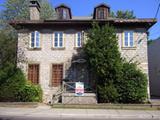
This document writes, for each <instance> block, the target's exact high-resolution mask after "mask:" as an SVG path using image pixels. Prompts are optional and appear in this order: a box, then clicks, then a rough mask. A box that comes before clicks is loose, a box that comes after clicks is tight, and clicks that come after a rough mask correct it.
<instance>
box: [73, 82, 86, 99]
mask: <svg viewBox="0 0 160 120" xmlns="http://www.w3.org/2000/svg"><path fill="white" fill-rule="evenodd" d="M75 95H76V96H83V95H84V83H83V82H76V85H75Z"/></svg>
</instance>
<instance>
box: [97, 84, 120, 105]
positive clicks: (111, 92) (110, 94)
mask: <svg viewBox="0 0 160 120" xmlns="http://www.w3.org/2000/svg"><path fill="white" fill-rule="evenodd" d="M98 93H99V97H98V101H99V102H100V103H111V102H112V103H115V102H117V99H118V95H119V94H118V92H117V89H116V88H115V86H114V84H113V83H104V85H99V86H98Z"/></svg>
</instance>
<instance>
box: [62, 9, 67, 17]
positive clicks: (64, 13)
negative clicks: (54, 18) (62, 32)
mask: <svg viewBox="0 0 160 120" xmlns="http://www.w3.org/2000/svg"><path fill="white" fill-rule="evenodd" d="M62 11H63V12H62V14H63V15H62V16H63V18H64V19H67V10H65V9H63V10H62Z"/></svg>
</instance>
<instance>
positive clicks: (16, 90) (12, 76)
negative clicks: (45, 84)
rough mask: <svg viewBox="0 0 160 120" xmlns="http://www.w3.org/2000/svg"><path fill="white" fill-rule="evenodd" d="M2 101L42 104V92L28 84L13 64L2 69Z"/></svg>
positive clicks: (0, 88) (0, 70) (0, 99)
mask: <svg viewBox="0 0 160 120" xmlns="http://www.w3.org/2000/svg"><path fill="white" fill-rule="evenodd" d="M0 83H1V84H0V101H5V102H6V101H9V102H17V101H18V102H41V100H42V90H41V88H40V87H39V86H38V85H32V84H29V83H26V78H25V76H24V74H23V72H22V71H21V70H20V69H19V68H16V67H15V65H13V64H11V63H6V65H5V67H3V68H1V69H0Z"/></svg>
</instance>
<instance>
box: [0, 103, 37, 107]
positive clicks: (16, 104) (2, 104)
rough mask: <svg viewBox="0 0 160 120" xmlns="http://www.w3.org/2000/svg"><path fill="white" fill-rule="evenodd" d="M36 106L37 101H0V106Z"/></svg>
mask: <svg viewBox="0 0 160 120" xmlns="http://www.w3.org/2000/svg"><path fill="white" fill-rule="evenodd" d="M38 106H39V103H38V102H0V107H25V108H36V107H38Z"/></svg>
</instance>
